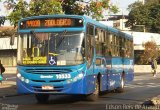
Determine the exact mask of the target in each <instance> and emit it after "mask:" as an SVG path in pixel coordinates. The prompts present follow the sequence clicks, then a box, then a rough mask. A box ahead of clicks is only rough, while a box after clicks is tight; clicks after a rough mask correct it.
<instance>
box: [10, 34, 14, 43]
mask: <svg viewBox="0 0 160 110" xmlns="http://www.w3.org/2000/svg"><path fill="white" fill-rule="evenodd" d="M14 41H15V34H13V35H12V36H11V37H10V45H14Z"/></svg>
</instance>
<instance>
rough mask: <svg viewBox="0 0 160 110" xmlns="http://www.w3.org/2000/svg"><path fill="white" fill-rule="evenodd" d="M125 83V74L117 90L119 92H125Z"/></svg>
mask: <svg viewBox="0 0 160 110" xmlns="http://www.w3.org/2000/svg"><path fill="white" fill-rule="evenodd" d="M124 84H125V80H124V76H122V77H121V84H120V87H118V88H117V89H116V92H119V93H121V92H124Z"/></svg>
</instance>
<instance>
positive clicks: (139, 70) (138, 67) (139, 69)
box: [134, 65, 160, 73]
mask: <svg viewBox="0 0 160 110" xmlns="http://www.w3.org/2000/svg"><path fill="white" fill-rule="evenodd" d="M151 70H152V69H151V65H135V66H134V72H135V73H142V72H143V73H145V72H151ZM157 72H160V65H158V67H157Z"/></svg>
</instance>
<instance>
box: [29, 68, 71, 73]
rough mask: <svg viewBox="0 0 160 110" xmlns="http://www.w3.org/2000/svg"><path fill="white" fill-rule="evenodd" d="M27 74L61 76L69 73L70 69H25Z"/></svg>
mask: <svg viewBox="0 0 160 110" xmlns="http://www.w3.org/2000/svg"><path fill="white" fill-rule="evenodd" d="M26 72H27V73H31V74H61V73H70V72H72V70H71V69H54V68H44V69H40V68H39V69H26Z"/></svg>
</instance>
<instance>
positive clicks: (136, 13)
mask: <svg viewBox="0 0 160 110" xmlns="http://www.w3.org/2000/svg"><path fill="white" fill-rule="evenodd" d="M128 9H129V11H130V12H129V20H128V21H127V23H126V25H127V26H131V27H132V29H134V27H135V26H136V25H144V26H145V28H146V30H147V31H149V32H153V33H160V26H159V25H160V22H159V21H160V0H154V1H153V0H146V1H145V4H144V5H143V4H142V3H141V2H135V3H133V4H131V5H129V7H128Z"/></svg>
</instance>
